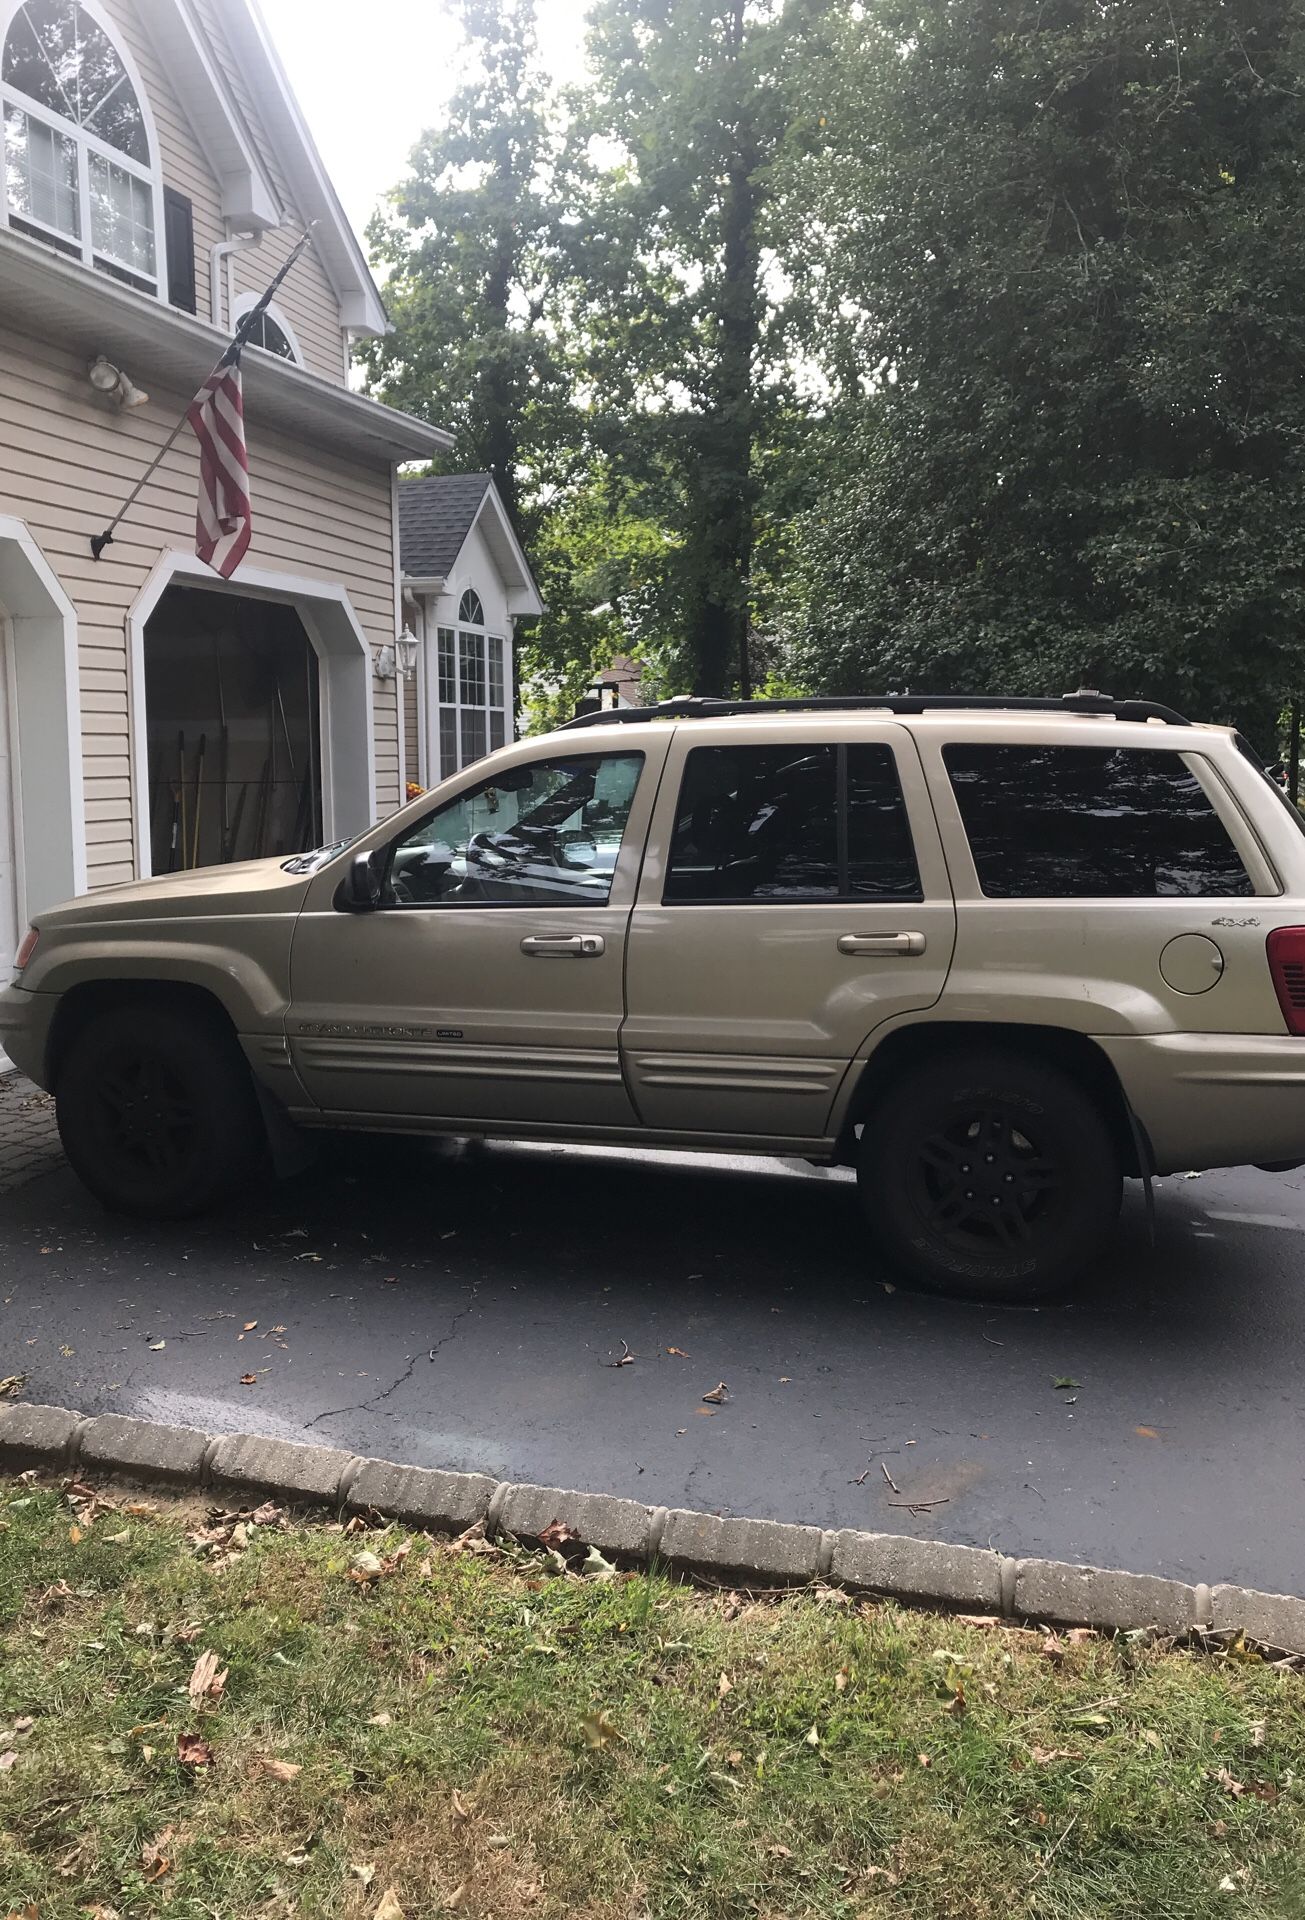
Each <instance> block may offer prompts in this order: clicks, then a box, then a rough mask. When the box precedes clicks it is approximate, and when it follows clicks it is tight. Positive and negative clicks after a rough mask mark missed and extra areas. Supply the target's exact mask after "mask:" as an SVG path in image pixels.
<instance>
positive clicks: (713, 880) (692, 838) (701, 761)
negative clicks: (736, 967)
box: [662, 742, 921, 905]
mask: <svg viewBox="0 0 1305 1920" xmlns="http://www.w3.org/2000/svg"><path fill="white" fill-rule="evenodd" d="M662 898H663V900H664V901H666V902H667V903H668V904H671V905H691V904H693V903H704V902H716V903H722V902H724V903H728V902H733V903H736V904H738V903H743V902H756V903H764V902H766V901H775V900H810V901H818V900H918V899H920V898H921V893H920V876H919V872H918V870H917V867H916V862H915V849H914V847H913V846H912V843H911V830H910V826H909V823H908V821H907V816H906V803H905V801H904V800H903V798H902V787H901V782H900V781H899V779H898V777H897V763H896V761H895V760H894V758H893V754H892V750H891V749H890V748H889V747H886V746H881V745H879V744H878V743H874V742H867V743H864V744H860V745H855V746H833V745H829V746H825V745H818V746H802V745H791V746H783V747H763V746H756V747H751V746H749V747H695V748H694V749H693V750H692V752H691V753H690V754H689V756H688V759H687V760H686V762H685V767H684V778H683V780H682V782H681V785H680V793H679V799H678V802H677V805H676V812H675V831H674V835H673V838H672V841H671V854H670V860H669V862H668V866H667V874H666V885H665V889H664V891H663V895H662Z"/></svg>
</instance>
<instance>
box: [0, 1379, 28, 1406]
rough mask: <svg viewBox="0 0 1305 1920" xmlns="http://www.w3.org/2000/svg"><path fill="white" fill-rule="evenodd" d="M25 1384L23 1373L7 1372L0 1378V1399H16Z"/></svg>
mask: <svg viewBox="0 0 1305 1920" xmlns="http://www.w3.org/2000/svg"><path fill="white" fill-rule="evenodd" d="M26 1385H27V1375H26V1374H25V1373H7V1374H6V1375H5V1377H4V1379H3V1380H0V1400H16V1399H17V1397H18V1395H19V1394H20V1393H21V1392H22V1390H23V1388H24V1387H25V1386H26Z"/></svg>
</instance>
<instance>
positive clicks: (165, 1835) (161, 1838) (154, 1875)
mask: <svg viewBox="0 0 1305 1920" xmlns="http://www.w3.org/2000/svg"><path fill="white" fill-rule="evenodd" d="M173 1831H174V1830H173V1828H171V1827H164V1829H163V1831H162V1833H160V1834H158V1835H156V1836H155V1838H154V1839H153V1840H147V1841H146V1842H145V1845H144V1846H143V1847H142V1848H141V1850H140V1863H141V1865H142V1866H143V1867H144V1869H145V1877H146V1879H147V1880H161V1879H162V1878H163V1876H164V1874H165V1873H171V1871H172V1862H171V1860H170V1859H169V1858H168V1853H167V1846H168V1842H169V1840H171V1838H172V1835H173Z"/></svg>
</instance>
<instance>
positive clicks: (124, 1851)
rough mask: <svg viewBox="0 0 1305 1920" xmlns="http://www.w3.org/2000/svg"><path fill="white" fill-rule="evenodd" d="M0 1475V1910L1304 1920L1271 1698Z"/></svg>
mask: <svg viewBox="0 0 1305 1920" xmlns="http://www.w3.org/2000/svg"><path fill="white" fill-rule="evenodd" d="M583 1563H584V1553H583V1549H581V1548H577V1547H575V1546H574V1545H571V1544H570V1543H567V1544H565V1545H564V1547H563V1551H562V1554H557V1553H556V1552H555V1553H553V1554H551V1555H550V1554H549V1553H547V1552H545V1551H543V1550H535V1551H527V1550H525V1549H523V1548H518V1547H508V1548H502V1549H501V1548H497V1547H493V1546H490V1545H489V1544H488V1543H486V1542H484V1541H483V1540H481V1539H475V1538H472V1539H467V1540H464V1541H462V1542H460V1543H449V1542H441V1541H433V1540H430V1539H427V1538H425V1537H424V1536H421V1535H414V1534H412V1533H411V1531H409V1530H407V1529H403V1528H386V1527H384V1526H382V1525H379V1524H378V1525H377V1526H375V1527H371V1528H365V1529H362V1528H359V1527H358V1524H357V1523H355V1526H354V1528H353V1529H352V1530H346V1529H345V1528H343V1527H342V1526H340V1525H339V1524H338V1523H337V1524H331V1523H329V1522H328V1521H326V1520H323V1519H317V1520H307V1519H304V1518H302V1517H299V1516H296V1515H294V1514H289V1515H287V1514H285V1513H282V1512H280V1511H279V1510H278V1509H276V1508H274V1507H271V1506H268V1507H265V1508H263V1509H260V1510H259V1511H258V1513H257V1514H256V1515H254V1514H245V1515H244V1516H243V1517H241V1516H238V1515H236V1514H235V1513H234V1512H231V1511H228V1512H218V1511H217V1510H215V1509H214V1508H212V1507H211V1506H206V1505H204V1504H203V1503H201V1502H198V1501H195V1500H188V1501H175V1502H173V1501H170V1500H168V1499H166V1498H164V1497H161V1496H155V1497H149V1498H146V1497H144V1496H140V1495H135V1494H132V1493H130V1492H124V1491H122V1490H116V1491H113V1490H103V1491H102V1492H101V1493H100V1494H99V1495H98V1496H96V1497H94V1498H92V1497H90V1490H89V1489H79V1488H78V1487H76V1486H74V1487H72V1488H68V1487H58V1486H55V1485H53V1484H50V1483H41V1482H37V1481H35V1480H34V1479H30V1478H29V1479H20V1480H9V1481H0V1915H4V1914H6V1913H12V1914H13V1915H18V1916H24V1915H26V1916H30V1920H73V1916H78V1917H79V1920H80V1917H81V1916H84V1915H85V1914H87V1912H88V1911H89V1912H90V1913H91V1914H92V1915H94V1916H95V1917H96V1920H112V1915H114V1914H117V1915H119V1916H121V1920H131V1917H132V1916H136V1915H148V1914H154V1913H164V1912H166V1913H168V1914H170V1915H172V1916H174V1920H190V1917H191V1916H193V1917H194V1920H219V1917H220V1920H243V1917H244V1916H252V1915H257V1916H267V1920H272V1917H273V1916H282V1915H286V1916H288V1915H292V1914H293V1915H316V1914H332V1915H344V1916H354V1915H357V1916H360V1917H361V1920H399V1916H400V1915H402V1916H405V1920H423V1917H424V1916H438V1915H441V1914H444V1913H457V1914H463V1915H467V1916H475V1917H476V1920H489V1916H493V1917H494V1920H520V1917H521V1916H532V1917H537V1920H553V1916H561V1915H567V1916H580V1917H581V1920H642V1917H643V1916H656V1920H662V1916H686V1920H687V1917H688V1916H693V1917H694V1920H699V1917H700V1920H735V1917H736V1916H737V1917H738V1920H742V1917H743V1916H750V1917H754V1920H799V1917H802V1920H805V1917H807V1916H811V1917H812V1920H814V1917H815V1916H819V1920H843V1917H844V1916H846V1917H847V1920H870V1917H871V1916H875V1917H876V1920H877V1917H878V1916H884V1920H889V1917H890V1916H910V1920H1008V1917H1010V1916H1023V1915H1028V1916H1035V1915H1036V1916H1039V1917H1040V1920H1053V1917H1054V1920H1062V1917H1063V1916H1071V1915H1073V1916H1081V1917H1082V1920H1088V1917H1089V1916H1091V1920H1098V1917H1099V1920H1106V1917H1107V1916H1109V1920H1129V1917H1130V1916H1147V1920H1152V1917H1154V1920H1189V1917H1191V1920H1195V1917H1196V1916H1202V1917H1203V1916H1206V1915H1211V1916H1213V1915H1219V1916H1225V1915H1228V1916H1234V1915H1235V1916H1242V1915H1255V1916H1273V1917H1274V1920H1280V1917H1282V1920H1286V1917H1287V1916H1302V1920H1305V1712H1303V1711H1302V1707H1303V1705H1305V1679H1303V1678H1302V1676H1301V1675H1300V1674H1299V1673H1298V1672H1296V1671H1294V1670H1291V1669H1290V1668H1288V1667H1285V1666H1284V1667H1275V1666H1271V1665H1268V1664H1263V1663H1260V1662H1258V1661H1256V1660H1255V1658H1254V1656H1253V1654H1252V1653H1251V1651H1250V1650H1249V1649H1246V1648H1245V1647H1242V1646H1240V1645H1233V1646H1232V1647H1222V1646H1221V1647H1217V1648H1216V1647H1214V1646H1210V1647H1206V1648H1200V1649H1174V1648H1172V1647H1169V1646H1167V1645H1165V1644H1163V1643H1158V1642H1151V1641H1148V1639H1146V1638H1145V1637H1137V1636H1134V1637H1121V1638H1115V1639H1111V1638H1108V1637H1099V1636H1095V1635H1090V1634H1086V1633H1074V1634H1067V1633H1062V1634H1059V1635H1051V1634H1048V1633H1045V1632H1038V1631H1031V1630H1027V1629H1019V1628H1014V1627H1011V1626H1008V1625H1005V1624H1001V1623H998V1622H983V1621H965V1620H958V1619H953V1618H947V1617H945V1616H938V1615H933V1614H929V1613H925V1612H911V1611H908V1610H906V1609H903V1608H899V1607H896V1606H892V1605H887V1604H879V1603H870V1602H864V1601H859V1600H849V1599H848V1598H847V1597H846V1596H845V1595H843V1594H840V1593H836V1592H831V1591H821V1590H816V1591H812V1592H804V1593H801V1594H793V1595H787V1596H772V1597H766V1596H757V1597H749V1596H746V1595H736V1594H732V1593H724V1592H707V1591H702V1590H695V1589H693V1588H690V1587H686V1586H681V1585H677V1584H675V1583H673V1582H671V1581H669V1580H667V1579H665V1578H663V1577H661V1576H659V1575H656V1574H654V1575H653V1576H651V1577H646V1576H644V1575H642V1574H639V1575H633V1574H631V1575H626V1574H620V1573H615V1574H614V1573H610V1572H607V1571H606V1570H605V1569H604V1567H603V1565H602V1564H601V1563H597V1564H595V1563H594V1562H591V1570H590V1571H589V1572H587V1573H586V1572H581V1571H576V1570H572V1569H573V1568H575V1569H578V1568H580V1567H581V1566H582V1565H583Z"/></svg>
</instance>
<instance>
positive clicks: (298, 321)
mask: <svg viewBox="0 0 1305 1920" xmlns="http://www.w3.org/2000/svg"><path fill="white" fill-rule="evenodd" d="M194 7H195V14H196V17H197V18H198V19H199V21H200V22H201V24H202V26H203V28H204V32H205V35H206V37H207V39H208V42H209V45H210V47H211V49H212V52H213V57H214V59H215V61H216V63H217V66H218V69H219V71H220V72H221V74H222V76H223V78H224V80H225V81H226V83H227V87H228V89H229V91H230V94H231V97H232V99H233V101H234V102H235V105H236V108H237V111H238V112H239V114H240V117H241V119H242V121H243V122H244V126H245V131H246V133H247V134H248V136H249V139H250V143H251V144H252V146H253V148H254V151H255V153H256V154H257V155H258V158H259V160H260V161H261V163H262V165H263V169H264V172H265V173H266V174H267V177H268V179H269V180H270V181H271V183H272V186H273V189H274V191H275V193H276V195H277V198H278V199H279V200H280V202H281V204H282V206H283V207H284V208H285V210H286V222H285V225H284V226H282V227H280V228H279V229H277V230H276V231H274V232H270V233H266V234H264V236H263V238H262V240H261V241H260V243H259V245H258V246H257V247H251V248H250V250H249V251H248V252H247V253H239V254H237V255H236V256H235V260H234V280H235V289H236V292H237V294H240V293H262V291H263V289H264V287H266V285H267V283H268V281H269V280H270V279H271V278H272V276H273V274H274V273H275V272H276V270H277V268H278V267H279V266H281V264H282V263H283V261H284V260H285V257H286V255H287V254H288V253H289V251H290V249H291V247H292V246H293V245H294V244H295V241H296V240H297V239H298V238H299V235H300V233H301V232H302V230H303V225H304V221H303V217H302V214H301V212H300V210H299V209H298V208H297V206H296V205H295V197H294V194H293V193H292V192H291V190H290V185H289V182H288V181H287V180H286V177H285V174H284V173H283V171H282V169H281V164H280V161H279V160H278V158H277V153H276V148H275V145H274V144H273V142H272V141H271V140H270V139H269V138H268V134H267V129H266V127H265V126H264V125H263V121H262V116H261V114H260V113H259V111H258V109H257V107H256V105H255V103H254V101H253V98H252V96H251V95H250V92H249V89H248V87H247V86H246V84H245V78H244V75H243V74H242V72H241V70H240V64H239V62H238V61H237V60H236V58H235V57H234V55H233V53H232V50H231V44H230V42H229V40H228V39H227V34H226V29H225V27H224V25H223V22H222V15H221V9H220V7H219V6H217V5H215V4H214V3H213V0H194ZM276 303H277V305H278V306H279V307H280V308H281V310H282V312H283V313H284V314H285V316H286V318H287V320H288V321H289V322H290V325H291V326H292V327H293V329H294V333H295V338H296V339H297V340H298V342H299V348H300V351H301V352H302V354H303V356H304V364H305V365H306V366H308V367H309V368H310V369H311V370H312V372H314V373H319V374H321V375H322V377H323V379H326V380H331V381H334V383H335V384H336V385H337V386H344V385H345V383H346V377H347V376H346V372H345V362H344V339H343V335H342V333H341V329H340V303H339V300H338V299H337V297H336V293H335V289H334V287H333V286H332V285H331V282H330V281H329V280H328V278H327V276H326V273H325V271H324V269H323V267H322V264H321V262H320V260H319V259H318V257H317V255H316V253H315V252H314V251H313V249H312V247H311V246H309V247H308V248H306V249H305V251H304V253H303V254H302V256H301V257H300V259H299V261H298V262H297V264H296V265H295V267H294V269H293V271H292V272H291V273H290V275H289V277H288V278H287V279H286V281H285V283H284V284H283V285H282V286H281V287H280V288H279V290H278V292H277V296H276Z"/></svg>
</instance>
